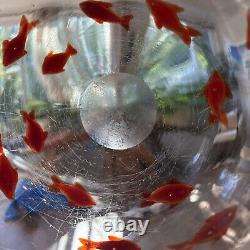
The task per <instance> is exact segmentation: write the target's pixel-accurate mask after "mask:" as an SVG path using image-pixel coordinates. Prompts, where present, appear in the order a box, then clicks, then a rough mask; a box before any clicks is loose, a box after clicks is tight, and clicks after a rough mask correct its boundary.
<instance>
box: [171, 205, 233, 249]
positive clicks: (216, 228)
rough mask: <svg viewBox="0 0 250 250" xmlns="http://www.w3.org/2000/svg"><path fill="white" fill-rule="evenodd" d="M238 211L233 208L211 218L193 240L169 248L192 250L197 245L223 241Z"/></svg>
mask: <svg viewBox="0 0 250 250" xmlns="http://www.w3.org/2000/svg"><path fill="white" fill-rule="evenodd" d="M236 210H237V207H236V206H232V207H229V208H226V209H224V210H223V211H221V212H219V213H217V214H215V215H212V216H210V217H209V218H208V219H207V220H206V221H205V224H204V226H203V227H202V228H201V229H200V230H199V232H198V233H196V235H195V236H194V237H193V238H192V239H191V240H189V241H186V242H184V243H180V244H177V245H172V246H168V248H169V249H172V250H190V249H192V248H193V247H194V246H196V245H199V244H202V243H206V242H208V241H216V240H219V239H221V237H222V236H223V235H224V234H225V233H226V232H227V230H228V228H229V226H230V224H231V222H232V221H233V219H234V217H235V214H236Z"/></svg>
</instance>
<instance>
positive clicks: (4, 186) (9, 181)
mask: <svg viewBox="0 0 250 250" xmlns="http://www.w3.org/2000/svg"><path fill="white" fill-rule="evenodd" d="M17 181H18V174H17V171H16V169H15V168H13V167H12V165H11V163H10V161H9V160H8V158H7V157H6V156H5V154H4V152H3V145H2V140H1V135H0V190H1V191H2V192H3V193H4V195H5V196H6V197H7V198H8V199H13V196H14V194H15V190H16V184H17Z"/></svg>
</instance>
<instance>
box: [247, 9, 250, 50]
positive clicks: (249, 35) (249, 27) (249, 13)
mask: <svg viewBox="0 0 250 250" xmlns="http://www.w3.org/2000/svg"><path fill="white" fill-rule="evenodd" d="M246 47H247V49H250V9H248V10H247V43H246Z"/></svg>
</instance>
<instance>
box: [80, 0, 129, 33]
mask: <svg viewBox="0 0 250 250" xmlns="http://www.w3.org/2000/svg"><path fill="white" fill-rule="evenodd" d="M79 6H80V8H81V10H82V11H83V12H84V13H85V14H86V15H87V16H88V17H90V18H92V19H94V20H95V21H96V22H97V23H104V22H108V23H119V24H121V26H122V27H124V28H125V29H126V30H129V23H130V21H131V19H132V18H133V16H132V15H126V16H118V15H117V14H116V13H115V12H113V11H112V10H111V9H110V8H111V7H112V6H113V5H112V3H106V2H102V1H93V0H89V1H84V2H82V3H80V4H79Z"/></svg>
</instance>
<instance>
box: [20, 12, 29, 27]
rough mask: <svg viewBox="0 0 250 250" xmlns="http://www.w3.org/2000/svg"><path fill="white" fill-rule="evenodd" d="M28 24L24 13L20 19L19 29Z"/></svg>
mask: <svg viewBox="0 0 250 250" xmlns="http://www.w3.org/2000/svg"><path fill="white" fill-rule="evenodd" d="M27 24H28V20H27V18H26V16H25V15H22V18H21V21H20V28H19V30H21V29H23V27H25V26H26V25H27Z"/></svg>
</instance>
